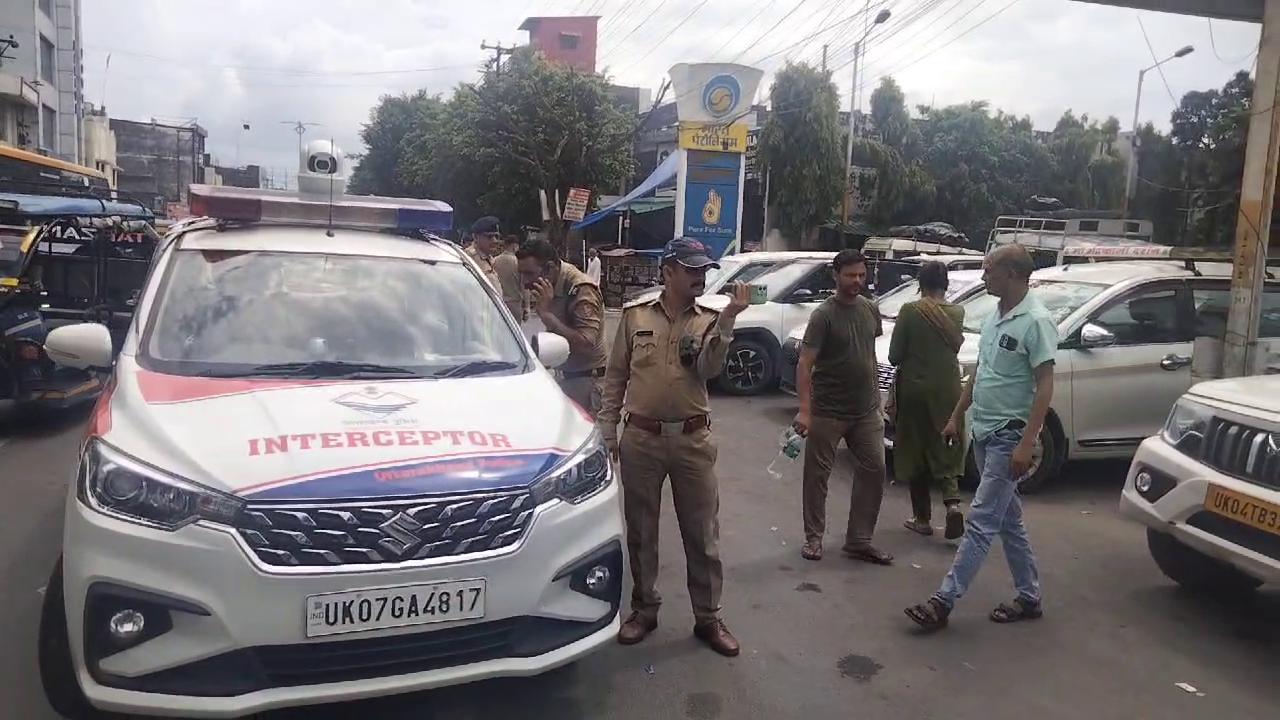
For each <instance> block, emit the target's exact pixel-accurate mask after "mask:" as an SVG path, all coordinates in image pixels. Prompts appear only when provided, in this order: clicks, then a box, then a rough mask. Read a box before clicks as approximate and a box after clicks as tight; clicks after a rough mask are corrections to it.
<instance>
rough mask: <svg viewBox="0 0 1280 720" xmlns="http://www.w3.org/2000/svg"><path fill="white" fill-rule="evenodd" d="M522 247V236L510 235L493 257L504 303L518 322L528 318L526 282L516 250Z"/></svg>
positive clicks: (504, 239)
mask: <svg viewBox="0 0 1280 720" xmlns="http://www.w3.org/2000/svg"><path fill="white" fill-rule="evenodd" d="M519 248H520V238H518V237H516V236H515V235H508V236H506V237H505V238H503V240H502V252H501V253H499V254H498V255H497V256H495V257H494V258H493V261H492V265H493V271H494V272H495V273H497V275H498V279H499V281H500V283H501V284H500V287H499V288H498V289H499V290H501V291H502V303H503V304H504V305H506V306H507V310H509V311H511V315H512V316H513V317H514V318H515V319H516V322H524V321H525V319H526V317H525V316H526V313H525V307H524V282H523V281H522V280H521V279H520V267H519V264H518V263H517V261H516V250H518V249H519Z"/></svg>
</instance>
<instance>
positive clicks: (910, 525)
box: [902, 518, 933, 537]
mask: <svg viewBox="0 0 1280 720" xmlns="http://www.w3.org/2000/svg"><path fill="white" fill-rule="evenodd" d="M902 527H904V528H906V529H908V530H910V531H911V532H913V533H915V534H917V535H923V536H925V537H929V536H930V535H933V524H932V523H930V522H929V521H928V520H920V519H918V518H910V519H909V520H907V521H905V522H903V523H902Z"/></svg>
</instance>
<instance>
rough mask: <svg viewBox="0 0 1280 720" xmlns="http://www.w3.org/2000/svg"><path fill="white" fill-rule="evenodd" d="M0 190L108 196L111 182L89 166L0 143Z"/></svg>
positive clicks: (39, 193)
mask: <svg viewBox="0 0 1280 720" xmlns="http://www.w3.org/2000/svg"><path fill="white" fill-rule="evenodd" d="M0 192H7V193H23V194H26V195H79V196H83V195H85V194H91V195H95V196H97V197H101V198H110V197H111V184H110V182H108V180H107V176H106V175H105V174H103V173H101V172H98V171H97V170H94V169H93V168H89V167H84V166H82V165H76V164H74V163H69V162H65V161H62V160H58V159H57V158H51V157H45V156H43V155H37V154H36V153H33V152H27V151H26V150H19V149H18V148H15V147H10V146H8V145H0Z"/></svg>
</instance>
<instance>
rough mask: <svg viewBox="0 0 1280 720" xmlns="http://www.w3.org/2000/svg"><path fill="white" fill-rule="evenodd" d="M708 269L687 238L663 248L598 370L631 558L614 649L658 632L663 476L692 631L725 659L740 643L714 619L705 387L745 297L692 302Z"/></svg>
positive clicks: (716, 498)
mask: <svg viewBox="0 0 1280 720" xmlns="http://www.w3.org/2000/svg"><path fill="white" fill-rule="evenodd" d="M716 267H720V266H719V265H718V264H717V263H716V262H715V261H714V260H712V259H711V258H710V257H709V256H708V255H707V251H706V248H705V247H704V246H703V245H702V243H700V242H698V241H696V240H689V239H686V238H677V239H676V240H673V241H671V242H670V243H668V244H667V247H666V248H665V250H664V252H663V255H662V279H663V283H664V285H665V288H664V289H663V292H662V295H661V296H660V297H658V298H656V299H652V300H645V301H638V302H636V303H633V304H631V305H628V306H627V307H626V309H625V310H624V311H623V314H622V320H621V323H620V325H619V328H618V333H617V335H616V336H615V338H614V342H613V350H612V352H611V353H610V355H609V365H608V370H607V371H606V373H605V380H604V402H603V405H602V408H601V410H600V414H599V425H600V428H601V432H603V433H604V436H605V442H606V443H607V444H608V445H609V448H610V451H611V452H612V453H614V454H615V457H618V459H619V461H620V464H621V469H622V489H623V509H624V513H625V516H626V523H627V551H628V554H629V556H630V560H631V578H632V585H633V588H632V592H631V615H630V616H629V617H628V618H627V619H626V621H625V622H624V623H623V624H622V629H621V630H620V631H619V632H618V642H620V643H622V644H624V645H633V644H635V643H638V642H640V641H641V640H644V638H645V637H646V636H647V635H648V634H649V633H650V632H653V630H654V629H655V628H656V627H657V626H658V608H659V606H660V605H661V603H662V598H661V597H660V596H659V595H658V591H657V588H656V587H655V585H656V582H657V579H658V512H659V509H660V508H661V506H662V485H663V483H664V482H665V481H666V479H667V478H668V477H670V478H671V497H672V500H673V501H674V503H675V510H676V522H677V523H678V524H679V526H680V536H681V538H682V539H683V540H684V552H685V563H686V564H687V566H688V579H689V598H690V600H692V602H693V614H694V626H693V634H694V636H695V637H697V638H698V639H699V640H702V641H703V642H705V643H707V644H708V645H710V646H711V648H712V649H714V650H715V651H716V652H718V653H720V654H721V655H726V656H729V657H733V656H735V655H737V654H738V652H739V649H740V648H739V645H738V641H737V639H735V638H734V637H733V635H732V634H730V632H729V629H728V628H727V627H725V624H724V621H723V620H721V619H720V594H721V589H722V587H723V585H724V575H723V570H722V567H721V563H720V519H719V512H720V490H719V485H718V482H717V480H716V474H715V464H716V445H715V442H714V441H713V440H712V438H711V416H710V410H711V407H710V399H709V398H708V397H707V381H709V380H711V379H712V378H713V377H715V376H717V375H719V374H720V371H721V369H722V368H723V367H724V360H725V355H726V354H727V352H728V350H729V344H730V343H731V342H732V341H733V326H734V321H735V320H736V319H737V316H738V314H739V313H741V312H742V311H743V310H744V309H746V307H747V305H748V304H749V301H750V293H749V290H748V288H747V286H746V285H743V284H741V283H735V284H734V285H733V286H732V287H733V289H732V295H731V299H730V302H729V305H728V307H726V308H725V309H724V310H722V311H719V312H717V311H715V310H711V309H709V308H706V307H704V306H702V305H699V304H698V303H697V298H698V296H699V295H701V294H702V291H703V289H704V287H705V284H706V274H707V270H708V269H710V268H716ZM619 424H621V425H622V432H621V437H618V435H617V426H618V425H619Z"/></svg>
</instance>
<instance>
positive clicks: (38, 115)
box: [0, 0, 85, 164]
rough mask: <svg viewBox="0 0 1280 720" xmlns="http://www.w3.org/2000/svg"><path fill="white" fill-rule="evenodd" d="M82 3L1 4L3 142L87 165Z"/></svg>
mask: <svg viewBox="0 0 1280 720" xmlns="http://www.w3.org/2000/svg"><path fill="white" fill-rule="evenodd" d="M80 17H81V15H80V0H0V49H2V50H3V52H0V143H3V144H7V145H12V146H15V147H18V148H21V149H23V150H29V151H32V152H40V153H42V154H45V155H48V156H50V157H56V158H59V159H61V160H66V161H67V162H73V163H78V164H83V163H84V158H85V141H84V44H83V41H82V39H81V33H80Z"/></svg>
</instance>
